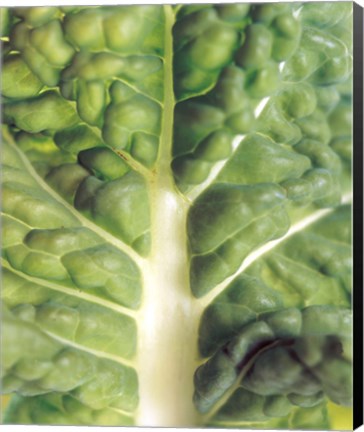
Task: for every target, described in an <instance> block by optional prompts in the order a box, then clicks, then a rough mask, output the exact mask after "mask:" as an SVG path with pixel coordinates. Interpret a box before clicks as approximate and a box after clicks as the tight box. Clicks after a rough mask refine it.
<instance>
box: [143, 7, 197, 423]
mask: <svg viewBox="0 0 364 432" xmlns="http://www.w3.org/2000/svg"><path fill="white" fill-rule="evenodd" d="M165 10H166V46H165V101H164V118H163V124H162V134H161V142H160V152H159V157H158V162H157V166H156V177H155V181H154V182H152V183H151V184H150V190H149V193H150V200H151V214H152V218H151V219H152V220H151V226H152V251H151V255H150V258H149V259H148V261H147V262H146V264H145V266H144V267H143V269H142V270H143V273H144V275H145V278H144V294H143V305H142V308H141V310H140V319H139V321H138V358H137V371H138V376H139V396H140V402H139V409H138V416H137V419H136V423H137V425H138V426H158V427H177V426H179V427H181V426H185V427H188V426H194V425H196V411H195V408H194V406H193V401H192V397H193V374H194V371H195V368H196V365H197V356H198V353H197V326H198V320H197V317H198V315H197V314H196V313H194V311H193V308H194V307H195V305H194V303H195V302H194V301H193V299H192V296H191V293H190V288H189V276H188V268H189V263H188V255H187V254H188V252H187V247H186V246H187V233H186V218H187V211H188V204H187V202H186V200H185V199H184V198H183V197H182V196H181V195H179V194H178V192H177V191H176V188H175V185H174V181H173V175H172V172H171V168H170V161H171V150H172V133H173V110H174V104H175V101H174V95H173V75H172V41H171V40H172V38H171V29H172V25H173V12H172V10H171V7H170V6H165Z"/></svg>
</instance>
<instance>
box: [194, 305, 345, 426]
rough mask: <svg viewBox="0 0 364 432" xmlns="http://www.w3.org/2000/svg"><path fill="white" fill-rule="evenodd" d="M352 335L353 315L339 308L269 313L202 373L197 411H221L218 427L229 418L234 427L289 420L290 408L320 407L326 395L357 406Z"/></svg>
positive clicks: (199, 371)
mask: <svg viewBox="0 0 364 432" xmlns="http://www.w3.org/2000/svg"><path fill="white" fill-rule="evenodd" d="M285 313H287V317H285ZM351 337H352V336H351V311H350V310H349V309H346V308H341V307H339V306H309V307H307V308H304V309H303V310H301V311H300V310H298V309H283V310H280V311H279V312H270V313H265V314H263V315H262V316H261V317H260V319H259V320H258V321H255V322H252V323H250V324H247V325H246V326H244V327H243V328H242V330H240V332H238V333H237V334H236V335H235V336H234V337H233V338H232V339H230V340H229V341H228V342H226V343H225V344H224V345H223V346H222V347H221V349H220V350H219V351H217V352H216V353H215V354H214V355H213V356H212V357H211V358H210V359H209V360H208V361H207V362H206V363H205V364H203V365H202V366H200V367H199V368H198V369H197V371H196V374H195V395H194V401H195V405H196V407H197V409H198V410H199V411H201V412H209V411H210V410H211V409H212V408H214V411H215V410H216V409H217V408H216V406H217V407H219V410H218V411H217V413H216V416H214V417H213V420H217V421H219V420H222V418H224V419H225V420H227V418H226V417H225V415H226V413H227V412H229V414H230V415H229V421H263V420H266V419H267V418H269V417H270V416H273V417H279V416H286V415H287V414H288V412H289V411H290V405H297V406H300V407H305V408H307V407H311V406H315V405H318V404H319V403H320V402H321V401H322V399H323V397H324V395H326V396H327V397H328V398H329V399H331V400H332V401H333V402H335V403H337V404H341V405H351V403H352V395H351V392H352V389H351V385H352V382H351V378H350V376H349V375H350V369H351V367H352V364H351V350H352V348H351ZM248 395H249V396H250V397H248ZM272 398H275V400H272ZM277 398H278V401H277ZM242 400H243V401H245V402H246V404H247V405H241V401H242ZM215 405H216V406H215ZM220 407H221V408H220ZM238 407H240V409H238ZM220 415H221V416H222V417H220Z"/></svg>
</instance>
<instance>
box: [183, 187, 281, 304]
mask: <svg viewBox="0 0 364 432" xmlns="http://www.w3.org/2000/svg"><path fill="white" fill-rule="evenodd" d="M285 202H286V198H285V194H284V190H283V189H282V188H280V187H279V186H278V185H275V184H272V183H266V184H258V185H248V186H246V185H237V184H235V185H234V184H227V183H226V184H223V183H220V184H215V185H214V186H212V187H211V188H210V189H209V190H208V191H206V192H205V193H204V194H202V195H201V196H200V197H199V198H198V200H197V201H196V202H195V203H194V204H193V206H192V208H191V210H190V212H189V216H188V236H189V242H190V248H191V253H192V257H191V272H190V281H191V289H192V291H193V293H194V294H195V295H196V296H197V297H200V296H202V295H204V294H206V293H207V292H208V291H210V290H211V289H212V288H213V287H214V286H215V285H216V284H217V283H219V282H221V281H222V280H224V279H225V278H226V277H227V276H229V275H230V274H232V273H233V272H234V271H235V270H237V268H238V267H239V266H240V264H241V262H242V261H243V259H244V258H245V257H246V256H247V255H248V254H249V253H250V252H251V251H252V250H253V249H255V248H256V247H258V246H259V245H261V244H263V243H265V242H266V241H269V240H273V239H274V238H278V237H280V236H282V235H283V234H284V233H285V232H286V231H287V229H288V227H289V220H288V215H287V213H286V211H285V208H284V204H285Z"/></svg>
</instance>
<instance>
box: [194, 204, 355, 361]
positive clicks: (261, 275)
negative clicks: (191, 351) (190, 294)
mask: <svg viewBox="0 0 364 432" xmlns="http://www.w3.org/2000/svg"><path fill="white" fill-rule="evenodd" d="M350 220H351V210H350V206H342V207H339V208H338V209H336V210H335V211H333V212H332V213H330V214H329V215H328V216H326V217H325V218H323V219H322V220H320V221H318V222H316V223H315V224H313V225H312V226H311V227H310V228H308V229H307V228H306V230H305V233H302V232H301V233H297V234H295V235H294V236H292V237H289V238H287V239H286V240H285V241H283V242H282V243H281V244H280V245H278V246H277V247H276V248H275V249H274V250H273V251H272V252H270V253H267V254H266V255H265V256H264V255H263V256H262V257H261V258H259V259H258V260H257V261H256V262H255V263H253V264H252V265H250V266H249V267H248V268H247V270H246V271H245V273H243V274H240V275H239V276H238V277H237V278H236V279H235V280H234V281H233V282H231V283H230V284H228V281H225V282H224V283H225V284H226V285H227V286H226V288H225V289H224V290H222V292H221V294H219V295H218V296H217V297H216V298H215V299H214V300H213V302H212V303H210V304H209V305H208V306H207V308H206V309H205V311H204V313H203V315H202V319H201V322H200V328H199V350H200V353H201V355H202V356H209V355H211V354H212V353H214V352H215V351H216V350H217V349H219V348H220V347H221V345H222V344H223V343H225V342H226V341H227V340H228V339H230V338H231V337H233V336H234V335H235V334H236V332H238V331H240V330H241V329H242V328H243V326H244V325H246V324H248V323H249V322H252V321H255V320H256V319H258V318H259V316H260V314H261V313H265V312H268V311H274V310H278V309H279V308H281V307H282V306H283V305H284V306H285V307H293V308H294V309H293V310H292V312H291V313H290V314H288V312H287V311H286V312H285V315H284V316H285V319H288V317H289V316H291V318H290V319H292V320H293V321H290V322H288V321H287V322H286V327H287V329H289V328H292V329H293V328H294V327H295V325H294V324H293V323H294V321H295V314H296V312H294V311H295V308H299V309H301V308H303V307H305V306H309V305H315V304H331V305H338V306H342V307H349V306H350V304H351V295H350V292H351V284H352V263H351V247H350V244H351V227H350ZM197 258H198V257H195V258H194V259H193V260H192V263H194V262H196V263H198V260H197ZM195 260H196V261H195ZM201 262H202V260H201ZM213 270H214V267H212V269H210V272H211V273H212V271H213ZM197 271H198V270H196V273H197ZM202 276H203V273H202V272H201V279H200V281H201V285H202V284H203V283H205V282H203V277H202ZM205 277H206V278H207V279H209V278H210V277H211V276H209V273H207V272H205ZM222 286H223V285H222ZM278 316H279V315H277V316H276V318H275V319H278Z"/></svg>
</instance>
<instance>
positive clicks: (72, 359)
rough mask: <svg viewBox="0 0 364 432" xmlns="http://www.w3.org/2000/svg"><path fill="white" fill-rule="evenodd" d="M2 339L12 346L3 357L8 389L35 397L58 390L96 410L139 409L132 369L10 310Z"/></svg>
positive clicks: (3, 384)
mask: <svg viewBox="0 0 364 432" xmlns="http://www.w3.org/2000/svg"><path fill="white" fill-rule="evenodd" d="M3 338H5V340H6V341H8V342H7V346H8V347H9V349H7V350H6V353H3V359H2V364H3V368H4V375H3V383H2V388H3V390H4V391H5V392H14V391H15V392H17V393H18V394H21V395H23V396H27V397H31V396H36V395H42V394H45V393H49V392H52V391H56V392H61V393H63V394H71V395H72V396H73V397H74V398H76V399H77V400H78V401H79V402H80V403H81V404H83V405H86V406H88V407H90V408H92V409H96V410H98V409H104V408H106V407H108V406H110V405H114V406H119V407H120V408H123V409H125V410H127V411H129V410H133V409H134V408H135V406H136V403H137V397H136V396H135V394H136V388H137V377H136V373H135V371H134V370H133V369H131V368H129V367H126V366H122V365H121V364H118V363H115V362H114V361H111V360H107V359H101V358H98V357H95V356H93V355H91V354H88V353H85V352H83V351H80V350H77V349H75V348H71V347H67V346H64V345H63V344H62V343H61V342H60V341H58V340H55V339H54V338H53V337H52V335H51V334H48V333H47V332H44V331H42V330H40V329H39V328H38V326H37V325H35V324H33V323H30V322H27V321H23V320H21V319H18V318H16V316H15V315H13V314H12V313H10V312H9V313H8V314H7V318H6V320H4V329H3ZM14 340H16V341H17V343H16V344H15V343H13V341H14ZM26 347H28V348H26Z"/></svg>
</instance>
